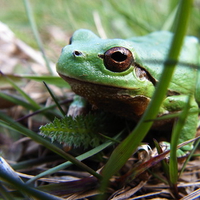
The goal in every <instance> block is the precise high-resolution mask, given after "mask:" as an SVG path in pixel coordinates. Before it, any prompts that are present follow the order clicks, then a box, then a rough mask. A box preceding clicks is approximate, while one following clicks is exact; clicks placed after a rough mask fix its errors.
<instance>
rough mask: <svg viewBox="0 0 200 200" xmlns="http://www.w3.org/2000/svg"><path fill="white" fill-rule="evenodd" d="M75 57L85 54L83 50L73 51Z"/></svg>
mask: <svg viewBox="0 0 200 200" xmlns="http://www.w3.org/2000/svg"><path fill="white" fill-rule="evenodd" d="M72 54H73V55H74V56H75V57H78V56H82V55H83V53H82V52H81V51H76V50H75V51H74V52H73V53H72Z"/></svg>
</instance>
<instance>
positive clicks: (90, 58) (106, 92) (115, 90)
mask: <svg viewBox="0 0 200 200" xmlns="http://www.w3.org/2000/svg"><path fill="white" fill-rule="evenodd" d="M139 63H140V61H139V59H138V58H137V54H136V52H135V49H134V47H133V45H132V44H130V41H128V40H122V39H101V38H99V37H98V36H97V35H95V34H94V33H92V32H91V31H88V30H84V29H81V30H78V31H76V32H75V33H74V34H73V36H72V38H71V40H70V44H69V45H67V46H65V47H64V48H63V50H62V53H61V56H60V58H59V60H58V63H57V72H58V74H59V75H60V76H61V77H62V78H63V79H65V80H66V81H67V82H68V83H69V84H70V85H71V87H72V90H73V91H74V92H75V93H77V94H79V95H81V96H83V97H85V98H86V99H88V100H89V101H90V102H91V103H92V104H96V105H97V106H98V107H99V104H100V101H104V102H105V101H109V100H110V98H111V99H112V97H114V96H115V97H114V98H115V102H116V99H126V100H127V99H130V98H131V99H133V97H136V96H137V97H138V98H137V102H139V101H140V103H141V102H142V103H144V102H145V103H144V104H145V108H146V104H147V103H148V102H149V98H150V97H151V96H152V93H153V91H154V84H155V80H154V79H153V78H152V77H151V76H150V74H149V73H148V72H147V71H146V70H145V69H144V67H142V66H141V65H140V64H139ZM102 96H104V97H102ZM101 97H102V98H101ZM139 97H140V98H139ZM142 98H144V99H143V100H141V99H142ZM97 99H98V101H99V103H96V101H97ZM147 99H148V100H147ZM120 101H121V100H120ZM123 101H124V100H123ZM128 101H129V100H128ZM131 101H132V102H133V100H131ZM105 104H106V103H105ZM100 107H101V106H100ZM140 108H141V106H140ZM142 110H143V109H142ZM142 112H143V111H142Z"/></svg>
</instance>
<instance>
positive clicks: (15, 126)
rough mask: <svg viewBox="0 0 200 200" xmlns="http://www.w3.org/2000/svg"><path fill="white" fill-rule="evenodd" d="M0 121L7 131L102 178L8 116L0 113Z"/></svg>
mask: <svg viewBox="0 0 200 200" xmlns="http://www.w3.org/2000/svg"><path fill="white" fill-rule="evenodd" d="M0 119H2V120H3V121H1V120H0V125H2V126H4V127H6V128H8V129H11V130H15V131H17V132H19V133H21V134H24V135H26V136H27V137H30V138H31V139H32V140H34V141H36V142H37V143H39V144H42V145H43V146H45V147H46V148H48V149H50V150H51V151H53V152H55V153H56V154H58V155H60V156H61V157H63V158H65V159H66V160H69V161H71V162H72V163H73V164H75V165H77V166H79V167H80V168H82V169H84V170H86V171H87V172H89V173H90V174H92V175H93V176H95V177H97V178H98V179H101V178H102V177H101V175H99V174H98V173H96V172H95V171H94V170H93V169H91V168H90V167H88V166H87V165H85V164H83V163H82V162H80V161H78V160H77V159H75V158H74V157H73V156H71V155H70V154H68V153H66V152H64V151H63V150H61V149H60V148H58V147H57V146H55V145H53V144H52V143H51V142H49V141H48V140H46V139H44V138H43V137H41V136H39V135H37V134H36V133H35V132H33V131H31V130H29V129H27V128H25V127H23V126H21V125H20V124H19V123H17V122H15V121H14V120H12V119H11V118H9V117H8V116H6V115H5V114H4V113H2V112H0Z"/></svg>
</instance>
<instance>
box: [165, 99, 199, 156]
mask: <svg viewBox="0 0 200 200" xmlns="http://www.w3.org/2000/svg"><path fill="white" fill-rule="evenodd" d="M187 99H188V97H187V96H186V95H177V96H170V97H167V98H166V99H165V101H164V103H163V106H164V109H166V110H168V111H169V112H171V113H174V112H177V111H181V110H183V109H184V107H185V104H186V103H187ZM197 109H198V104H197V103H196V101H195V99H194V98H192V99H191V103H190V109H189V112H190V114H189V115H188V116H187V118H186V121H185V124H184V126H183V129H182V130H181V133H180V137H179V141H178V143H179V144H180V143H182V142H185V141H187V140H190V139H193V138H194V137H195V135H196V129H197V125H198V113H197V112H194V111H197ZM192 148H193V145H192V144H191V143H190V144H187V145H185V146H183V147H182V148H181V149H179V150H178V151H177V156H178V157H181V156H184V155H185V154H186V152H187V151H190V150H192Z"/></svg>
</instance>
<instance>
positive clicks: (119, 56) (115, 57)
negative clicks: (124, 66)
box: [111, 51, 127, 62]
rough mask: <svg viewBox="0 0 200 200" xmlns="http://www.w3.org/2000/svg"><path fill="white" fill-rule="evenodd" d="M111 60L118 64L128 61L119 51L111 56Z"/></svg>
mask: <svg viewBox="0 0 200 200" xmlns="http://www.w3.org/2000/svg"><path fill="white" fill-rule="evenodd" d="M111 58H112V59H113V60H115V61H117V62H122V61H124V60H126V58H127V56H126V55H124V54H123V53H121V52H119V51H118V52H115V53H113V54H112V55H111Z"/></svg>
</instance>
